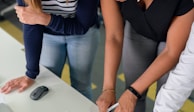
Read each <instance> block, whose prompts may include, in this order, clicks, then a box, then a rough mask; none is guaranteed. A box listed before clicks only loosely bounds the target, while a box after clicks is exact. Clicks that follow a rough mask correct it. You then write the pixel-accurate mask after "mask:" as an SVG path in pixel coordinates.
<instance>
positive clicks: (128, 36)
mask: <svg viewBox="0 0 194 112" xmlns="http://www.w3.org/2000/svg"><path fill="white" fill-rule="evenodd" d="M165 44H166V43H165V42H159V43H158V42H156V41H153V40H151V39H149V38H146V37H144V36H142V35H140V34H138V33H137V32H135V31H134V29H133V28H132V27H131V25H130V23H129V22H128V21H126V24H125V34H124V46H123V55H122V63H123V65H122V67H123V72H124V74H125V79H126V87H127V86H130V85H131V84H132V83H133V82H134V81H135V80H136V79H137V78H139V77H140V76H141V74H142V73H143V72H144V71H145V70H146V69H147V68H148V66H149V65H150V64H151V63H152V62H153V61H154V59H155V58H156V57H157V55H158V54H159V53H160V52H161V51H162V50H163V49H164V47H165ZM167 77H168V75H164V76H163V77H162V78H161V79H160V80H158V81H157V91H158V90H159V89H160V87H161V85H162V84H163V83H165V81H166V79H167ZM146 94H147V91H146V92H145V93H144V94H143V95H142V98H141V99H140V100H138V102H137V105H136V108H135V112H145V110H146V109H145V105H146V101H145V99H146Z"/></svg>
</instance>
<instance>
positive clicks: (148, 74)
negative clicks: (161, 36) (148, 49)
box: [132, 10, 194, 93]
mask: <svg viewBox="0 0 194 112" xmlns="http://www.w3.org/2000/svg"><path fill="white" fill-rule="evenodd" d="M193 11H194V10H190V11H189V12H187V13H186V14H184V15H182V16H177V17H175V18H174V19H173V21H172V23H171V25H170V27H169V30H168V32H167V41H166V46H165V49H164V50H163V52H162V53H160V55H159V56H158V57H157V58H156V59H155V61H154V62H153V63H152V64H151V65H150V66H149V68H148V69H147V70H146V71H145V72H144V73H143V74H142V76H141V77H140V78H139V79H138V80H137V81H135V82H134V83H133V84H132V86H134V88H135V89H137V91H138V92H139V93H143V92H144V91H145V90H146V89H147V88H148V87H149V86H150V85H151V84H152V83H153V82H155V81H156V80H158V79H159V78H160V77H161V76H163V75H164V74H165V73H167V72H168V71H169V70H171V69H172V68H173V67H174V66H175V65H176V63H177V62H178V59H179V56H180V54H181V52H182V51H183V50H184V48H185V45H186V42H187V39H188V37H189V33H190V31H191V25H192V23H193V20H194V13H193ZM183 28H184V30H182V29H183ZM175 32H177V33H175Z"/></svg>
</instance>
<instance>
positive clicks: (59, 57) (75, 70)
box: [40, 27, 99, 99]
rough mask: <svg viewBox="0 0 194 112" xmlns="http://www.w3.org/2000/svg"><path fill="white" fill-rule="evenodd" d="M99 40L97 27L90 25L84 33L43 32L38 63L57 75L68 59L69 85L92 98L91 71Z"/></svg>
mask: <svg viewBox="0 0 194 112" xmlns="http://www.w3.org/2000/svg"><path fill="white" fill-rule="evenodd" d="M98 42H99V29H97V28H95V27H92V28H90V29H89V30H88V32H87V33H86V34H84V35H70V36H61V35H60V36H58V35H57V36H56V35H50V34H44V38H43V47H42V52H41V59H40V64H41V65H43V66H45V67H46V68H48V69H49V70H51V71H52V72H53V73H55V74H56V75H57V76H58V77H61V73H62V70H63V67H64V64H65V63H66V60H68V64H69V68H70V80H71V86H72V87H74V88H75V89H76V90H78V91H79V92H80V93H82V94H83V95H84V96H86V97H87V98H89V99H92V91H91V71H92V65H93V62H94V59H95V54H96V51H97V47H98Z"/></svg>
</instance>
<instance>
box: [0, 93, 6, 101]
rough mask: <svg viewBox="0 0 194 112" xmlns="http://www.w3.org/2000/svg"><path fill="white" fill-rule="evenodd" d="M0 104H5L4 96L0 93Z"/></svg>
mask: <svg viewBox="0 0 194 112" xmlns="http://www.w3.org/2000/svg"><path fill="white" fill-rule="evenodd" d="M0 103H5V99H4V95H3V94H2V93H0Z"/></svg>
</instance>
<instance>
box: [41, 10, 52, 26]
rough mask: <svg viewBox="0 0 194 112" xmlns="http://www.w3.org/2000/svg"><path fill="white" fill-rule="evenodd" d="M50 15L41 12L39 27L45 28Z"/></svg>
mask: <svg viewBox="0 0 194 112" xmlns="http://www.w3.org/2000/svg"><path fill="white" fill-rule="evenodd" d="M50 20H51V15H50V14H46V13H43V12H42V16H40V25H44V26H47V25H48V24H49V23H50Z"/></svg>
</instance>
